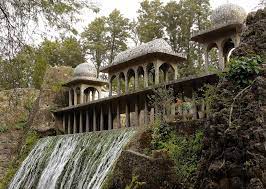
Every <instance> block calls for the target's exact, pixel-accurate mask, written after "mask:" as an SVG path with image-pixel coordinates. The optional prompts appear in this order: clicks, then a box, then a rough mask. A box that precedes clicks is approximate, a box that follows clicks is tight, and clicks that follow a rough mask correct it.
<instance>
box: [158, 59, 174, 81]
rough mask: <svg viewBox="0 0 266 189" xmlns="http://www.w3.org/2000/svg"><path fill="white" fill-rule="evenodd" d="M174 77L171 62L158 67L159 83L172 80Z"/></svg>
mask: <svg viewBox="0 0 266 189" xmlns="http://www.w3.org/2000/svg"><path fill="white" fill-rule="evenodd" d="M174 78H175V70H174V68H173V66H172V65H171V64H168V63H163V64H162V65H161V66H160V67H159V81H160V83H163V82H168V81H172V80H174Z"/></svg>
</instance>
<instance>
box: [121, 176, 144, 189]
mask: <svg viewBox="0 0 266 189" xmlns="http://www.w3.org/2000/svg"><path fill="white" fill-rule="evenodd" d="M145 184H146V183H145V182H139V181H138V176H134V175H133V176H132V180H131V183H130V184H129V185H127V186H126V188H125V189H139V188H141V186H143V185H145Z"/></svg>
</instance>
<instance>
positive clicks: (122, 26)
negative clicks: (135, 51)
mask: <svg viewBox="0 0 266 189" xmlns="http://www.w3.org/2000/svg"><path fill="white" fill-rule="evenodd" d="M106 24H107V31H108V34H107V44H108V60H109V64H111V63H112V62H113V60H114V57H115V56H116V55H117V54H118V53H119V52H121V51H124V50H126V49H127V44H126V43H127V39H128V37H129V19H128V18H124V17H123V15H121V13H120V11H119V10H117V9H115V10H113V12H111V14H110V15H109V16H108V17H107V19H106Z"/></svg>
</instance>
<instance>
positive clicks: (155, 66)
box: [154, 61, 160, 85]
mask: <svg viewBox="0 0 266 189" xmlns="http://www.w3.org/2000/svg"><path fill="white" fill-rule="evenodd" d="M154 68H155V85H157V84H159V83H160V70H159V63H158V61H157V62H156V63H155V64H154Z"/></svg>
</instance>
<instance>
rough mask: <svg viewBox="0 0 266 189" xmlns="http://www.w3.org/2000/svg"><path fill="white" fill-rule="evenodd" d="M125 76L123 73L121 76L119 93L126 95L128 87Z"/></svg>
mask: <svg viewBox="0 0 266 189" xmlns="http://www.w3.org/2000/svg"><path fill="white" fill-rule="evenodd" d="M125 79H126V77H125V74H124V73H123V72H121V73H120V74H119V81H118V82H119V85H118V86H119V87H118V91H119V93H120V94H124V93H125V92H126V85H125Z"/></svg>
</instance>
